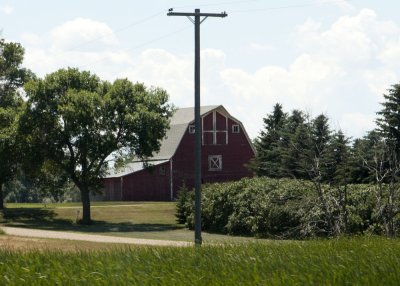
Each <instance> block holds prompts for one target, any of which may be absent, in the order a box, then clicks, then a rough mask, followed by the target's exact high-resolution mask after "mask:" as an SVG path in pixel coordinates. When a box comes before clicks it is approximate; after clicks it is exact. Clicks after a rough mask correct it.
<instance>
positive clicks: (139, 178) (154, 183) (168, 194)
mask: <svg viewBox="0 0 400 286" xmlns="http://www.w3.org/2000/svg"><path fill="white" fill-rule="evenodd" d="M200 113H201V121H202V126H203V132H202V133H203V134H202V148H201V156H202V182H203V183H209V182H224V181H233V180H239V179H241V178H243V177H248V176H251V175H252V173H251V172H250V171H249V170H248V169H247V168H246V167H245V164H246V163H248V162H249V160H250V159H251V158H252V157H253V156H254V147H253V145H252V143H251V141H250V139H249V137H248V135H247V133H246V131H245V129H244V127H243V124H242V123H241V122H240V121H239V120H237V119H236V118H234V117H233V116H231V115H230V114H229V113H228V111H227V110H226V109H225V108H224V107H223V106H222V105H220V106H203V107H201V110H200ZM194 131H195V130H194V108H181V109H178V110H177V111H176V112H175V114H174V116H173V117H172V118H171V124H170V129H169V130H168V132H167V135H166V137H165V138H164V140H163V141H162V144H161V148H160V151H159V152H158V153H156V154H154V156H153V157H152V158H149V161H148V164H147V165H149V166H147V167H145V166H144V164H143V163H142V162H141V161H137V162H133V163H131V164H129V165H127V166H126V167H125V169H124V170H122V171H115V170H113V171H111V172H110V174H109V175H108V176H107V177H106V178H105V179H104V184H105V190H104V197H103V199H105V200H127V201H148V200H152V201H169V200H173V199H175V198H176V196H177V193H178V190H179V188H180V187H181V186H182V185H183V184H185V185H186V186H187V187H189V188H192V187H193V186H194V145H195V139H194V137H195V136H194Z"/></svg>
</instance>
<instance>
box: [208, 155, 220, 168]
mask: <svg viewBox="0 0 400 286" xmlns="http://www.w3.org/2000/svg"><path fill="white" fill-rule="evenodd" d="M208 170H209V171H221V170H222V156H221V155H210V156H208Z"/></svg>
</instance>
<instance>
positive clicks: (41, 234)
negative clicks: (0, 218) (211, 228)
mask: <svg viewBox="0 0 400 286" xmlns="http://www.w3.org/2000/svg"><path fill="white" fill-rule="evenodd" d="M1 229H2V230H4V232H5V233H6V234H8V235H14V236H24V237H37V238H56V239H69V240H82V241H92V242H104V243H124V244H138V245H154V246H190V245H192V243H191V242H186V241H172V240H155V239H140V238H129V237H119V236H107V235H97V234H83V233H74V232H66V231H52V230H40V229H30V228H19V227H8V226H1Z"/></svg>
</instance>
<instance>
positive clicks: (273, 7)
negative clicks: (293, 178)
mask: <svg viewBox="0 0 400 286" xmlns="http://www.w3.org/2000/svg"><path fill="white" fill-rule="evenodd" d="M171 7H172V8H174V11H176V12H192V11H194V9H195V8H200V9H201V11H202V12H210V13H219V12H223V11H226V12H227V13H228V17H226V18H223V19H220V18H209V19H207V20H206V21H205V22H204V23H203V24H202V25H201V49H202V61H201V65H202V67H201V68H202V78H201V80H202V86H201V96H202V105H214V104H222V105H224V106H225V107H226V108H227V109H228V111H230V113H231V114H232V115H233V116H235V117H236V118H238V119H240V120H241V121H242V122H243V123H244V125H245V127H246V129H247V131H248V133H249V135H250V137H252V138H254V137H256V136H257V135H258V134H259V131H260V130H261V128H262V118H263V117H264V116H265V115H266V114H267V113H269V112H271V110H272V106H273V105H274V104H275V103H276V102H280V103H282V104H283V106H284V109H285V110H286V111H290V110H292V109H295V108H296V109H301V110H304V111H307V112H309V113H310V114H311V115H312V116H316V115H318V114H320V113H324V114H326V115H327V116H328V117H329V118H330V122H331V125H332V127H333V128H334V129H342V130H343V131H344V132H345V133H346V134H347V135H348V136H352V137H361V136H363V135H365V132H366V131H368V130H371V129H372V128H374V126H375V125H374V119H375V117H376V115H375V114H376V112H377V111H379V109H380V108H381V107H380V104H379V103H380V102H382V101H383V97H382V94H383V93H384V92H385V91H386V89H387V88H389V87H390V85H391V84H394V83H398V82H399V76H400V18H399V17H398V11H399V10H400V1H396V0H381V1H378V0H375V1H373V0H352V1H349V0H346V1H344V0H281V1H266V0H264V1H262V0H247V1H246V0H236V1H235V0H232V1H229V0H221V1H211V0H204V1H189V0H185V1H184V0H175V1H161V0H160V1H158V0H157V1H156V0H155V1H128V0H116V1H104V0H85V1H82V0H80V1H78V0H69V1H65V0H63V1H61V0H60V1H45V0H36V1H28V0H19V1H18V0H15V1H5V0H0V29H2V35H3V37H4V38H6V39H7V40H10V41H16V42H20V43H21V44H22V45H23V46H24V47H25V49H26V56H25V62H24V65H25V66H26V67H28V68H30V69H32V71H33V72H35V73H36V74H37V75H39V76H44V75H46V74H47V73H50V72H53V71H56V70H57V69H59V68H65V67H68V66H71V67H78V68H80V69H85V70H90V71H91V72H93V73H96V74H97V75H99V76H100V77H101V78H102V79H106V80H110V81H113V80H114V79H116V78H121V77H128V78H129V79H130V80H132V81H134V82H136V81H140V82H144V83H145V84H146V85H148V86H151V85H152V86H159V87H163V88H165V89H166V90H167V91H168V92H169V94H170V99H171V102H172V103H174V104H175V105H176V106H178V107H187V106H193V56H194V54H193V48H194V43H193V41H194V35H193V24H192V23H191V22H190V21H189V20H188V19H186V18H185V17H167V16H166V13H167V10H168V8H171ZM396 14H397V15H396Z"/></svg>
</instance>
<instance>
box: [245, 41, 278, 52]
mask: <svg viewBox="0 0 400 286" xmlns="http://www.w3.org/2000/svg"><path fill="white" fill-rule="evenodd" d="M248 48H249V49H250V50H252V51H255V52H269V51H273V50H275V48H274V46H273V45H270V44H260V43H250V44H249V46H248Z"/></svg>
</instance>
